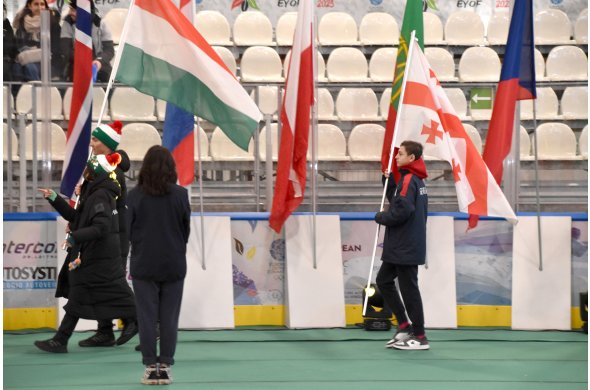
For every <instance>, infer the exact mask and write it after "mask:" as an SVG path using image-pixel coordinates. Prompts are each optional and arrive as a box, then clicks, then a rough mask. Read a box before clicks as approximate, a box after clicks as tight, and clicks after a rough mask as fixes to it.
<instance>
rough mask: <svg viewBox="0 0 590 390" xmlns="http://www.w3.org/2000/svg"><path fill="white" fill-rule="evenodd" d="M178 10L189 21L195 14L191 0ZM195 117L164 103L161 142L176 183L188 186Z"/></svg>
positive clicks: (191, 169)
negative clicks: (171, 160) (169, 157)
mask: <svg viewBox="0 0 590 390" xmlns="http://www.w3.org/2000/svg"><path fill="white" fill-rule="evenodd" d="M178 7H179V8H180V12H181V13H182V14H183V15H184V16H185V17H186V18H187V19H188V20H189V21H190V22H191V24H192V22H193V16H194V14H195V10H194V1H193V0H181V1H180V4H179V6H178ZM194 129H195V117H194V114H193V113H192V112H188V111H185V110H183V109H182V108H180V107H178V106H175V105H174V104H172V103H167V104H166V119H165V120H164V129H163V130H164V131H163V134H162V144H163V145H164V147H165V148H167V149H168V150H170V152H171V153H172V156H173V157H174V162H175V163H176V171H177V173H178V184H180V185H181V186H188V185H190V184H191V183H192V182H193V179H194V177H195V174H194V172H195V147H194V145H195V132H194Z"/></svg>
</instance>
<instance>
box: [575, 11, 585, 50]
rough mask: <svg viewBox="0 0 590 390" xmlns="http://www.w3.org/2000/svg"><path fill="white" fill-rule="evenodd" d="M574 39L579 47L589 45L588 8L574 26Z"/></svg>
mask: <svg viewBox="0 0 590 390" xmlns="http://www.w3.org/2000/svg"><path fill="white" fill-rule="evenodd" d="M574 39H575V40H576V43H577V44H579V45H587V44H588V8H586V9H585V10H584V11H582V13H580V15H579V16H578V19H576V24H575V26H574Z"/></svg>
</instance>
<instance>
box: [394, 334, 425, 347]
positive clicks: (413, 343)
mask: <svg viewBox="0 0 590 390" xmlns="http://www.w3.org/2000/svg"><path fill="white" fill-rule="evenodd" d="M391 348H395V349H403V350H426V349H430V344H428V339H426V337H423V338H421V339H419V338H417V337H416V336H414V335H410V337H408V338H407V339H406V340H400V341H396V342H395V343H393V344H392V346H391Z"/></svg>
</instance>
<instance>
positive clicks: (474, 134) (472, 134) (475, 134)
mask: <svg viewBox="0 0 590 390" xmlns="http://www.w3.org/2000/svg"><path fill="white" fill-rule="evenodd" d="M463 128H464V129H465V132H466V133H467V135H468V136H469V138H470V139H471V142H473V146H475V149H477V151H478V152H479V154H480V155H481V152H482V150H483V149H482V142H481V135H480V134H479V131H477V129H476V128H475V127H474V126H473V125H470V124H469V123H463Z"/></svg>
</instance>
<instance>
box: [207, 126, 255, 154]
mask: <svg viewBox="0 0 590 390" xmlns="http://www.w3.org/2000/svg"><path fill="white" fill-rule="evenodd" d="M209 148H210V150H211V158H213V160H214V161H254V141H253V139H250V144H249V145H248V152H245V151H243V150H242V149H241V148H240V147H239V146H237V145H236V144H234V143H233V142H232V141H231V140H230V139H229V138H228V137H227V135H225V133H224V132H223V131H222V130H221V129H220V128H219V127H216V128H215V130H213V133H212V134H211V142H210V143H209Z"/></svg>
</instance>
